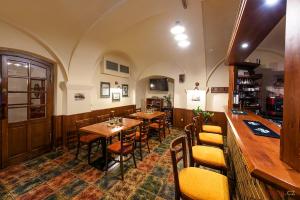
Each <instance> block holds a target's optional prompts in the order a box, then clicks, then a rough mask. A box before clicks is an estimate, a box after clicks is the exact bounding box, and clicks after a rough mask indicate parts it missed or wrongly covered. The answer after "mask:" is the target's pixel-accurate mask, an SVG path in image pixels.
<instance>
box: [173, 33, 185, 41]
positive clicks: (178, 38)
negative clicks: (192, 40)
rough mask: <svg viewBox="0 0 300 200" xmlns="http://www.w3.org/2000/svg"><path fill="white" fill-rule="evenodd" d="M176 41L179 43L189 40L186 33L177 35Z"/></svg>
mask: <svg viewBox="0 0 300 200" xmlns="http://www.w3.org/2000/svg"><path fill="white" fill-rule="evenodd" d="M174 39H175V40H177V41H181V40H187V39H188V36H187V35H186V34H184V33H182V34H177V35H175V37H174Z"/></svg>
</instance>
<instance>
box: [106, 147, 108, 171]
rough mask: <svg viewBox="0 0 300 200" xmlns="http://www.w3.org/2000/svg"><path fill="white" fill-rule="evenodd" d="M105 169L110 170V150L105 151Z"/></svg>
mask: <svg viewBox="0 0 300 200" xmlns="http://www.w3.org/2000/svg"><path fill="white" fill-rule="evenodd" d="M105 170H106V171H108V152H107V150H106V151H105Z"/></svg>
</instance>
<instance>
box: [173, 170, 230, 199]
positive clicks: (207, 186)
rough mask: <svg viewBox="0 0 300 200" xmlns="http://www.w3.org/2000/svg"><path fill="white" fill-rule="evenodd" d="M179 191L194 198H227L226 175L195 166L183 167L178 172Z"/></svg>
mask: <svg viewBox="0 0 300 200" xmlns="http://www.w3.org/2000/svg"><path fill="white" fill-rule="evenodd" d="M178 179H179V188H180V191H181V193H183V194H184V195H185V196H187V197H189V198H190V199H194V200H204V199H205V200H216V199H218V200H229V199H230V198H229V187H228V179H227V177H226V176H224V175H222V174H219V173H216V172H213V171H209V170H206V169H200V168H196V167H188V168H184V169H182V170H181V171H180V172H179V175H178Z"/></svg>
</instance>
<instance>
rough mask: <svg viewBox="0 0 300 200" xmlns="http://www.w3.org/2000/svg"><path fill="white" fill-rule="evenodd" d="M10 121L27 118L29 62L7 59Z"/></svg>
mask: <svg viewBox="0 0 300 200" xmlns="http://www.w3.org/2000/svg"><path fill="white" fill-rule="evenodd" d="M6 65H7V75H8V78H7V80H8V81H7V90H8V91H7V102H8V123H12V122H20V121H26V120H27V112H28V111H27V110H28V83H29V77H28V71H29V63H26V62H21V61H17V60H7V62H6Z"/></svg>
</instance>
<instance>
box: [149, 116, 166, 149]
mask: <svg viewBox="0 0 300 200" xmlns="http://www.w3.org/2000/svg"><path fill="white" fill-rule="evenodd" d="M165 127H166V115H165V114H163V115H161V116H159V117H158V119H157V120H156V121H155V122H153V123H151V124H150V129H152V130H155V131H156V132H157V135H158V139H159V142H160V143H161V133H163V135H164V138H165V137H166V132H165Z"/></svg>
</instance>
